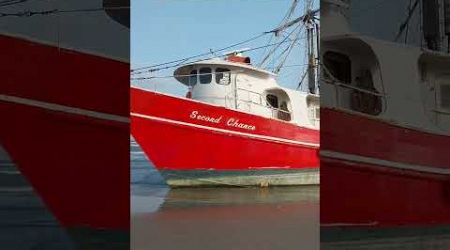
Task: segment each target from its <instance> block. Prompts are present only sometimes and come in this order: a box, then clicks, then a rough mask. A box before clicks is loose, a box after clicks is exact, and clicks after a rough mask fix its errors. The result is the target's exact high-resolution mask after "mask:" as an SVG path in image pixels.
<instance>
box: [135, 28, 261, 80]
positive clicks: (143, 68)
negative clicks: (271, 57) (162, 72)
mask: <svg viewBox="0 0 450 250" xmlns="http://www.w3.org/2000/svg"><path fill="white" fill-rule="evenodd" d="M264 35H267V33H265V32H264V33H261V34H259V35H257V36H254V37H252V38H249V39H247V40H245V41H242V42H238V43H235V44H232V45H229V46H227V47H224V48H221V49H218V50H210V51H209V52H205V53H201V54H198V55H195V56H190V57H186V58H182V59H178V60H174V61H170V62H166V63H160V64H154V65H150V66H145V67H139V68H135V69H132V70H131V72H132V74H133V73H134V74H139V71H142V70H146V69H151V68H154V67H159V66H164V65H168V64H173V63H179V64H177V65H173V66H171V67H176V66H180V65H182V64H181V63H184V62H186V61H188V60H191V59H194V58H198V57H202V56H207V55H210V54H214V53H217V52H221V51H224V50H227V49H230V48H233V47H236V46H239V45H242V44H245V43H248V42H251V41H253V40H256V39H258V38H260V37H262V36H264ZM180 62H181V63H180ZM150 71H152V70H150Z"/></svg>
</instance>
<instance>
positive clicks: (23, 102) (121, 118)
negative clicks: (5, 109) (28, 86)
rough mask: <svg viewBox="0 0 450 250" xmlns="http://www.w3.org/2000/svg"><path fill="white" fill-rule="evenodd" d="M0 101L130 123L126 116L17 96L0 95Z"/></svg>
mask: <svg viewBox="0 0 450 250" xmlns="http://www.w3.org/2000/svg"><path fill="white" fill-rule="evenodd" d="M0 101H4V102H10V103H15V104H21V105H27V106H32V107H37V108H42V109H46V110H51V111H59V112H64V113H68V114H72V115H81V116H87V117H92V118H96V119H101V120H109V121H115V122H122V123H129V118H128V117H124V116H119V115H112V114H107V113H102V112H97V111H92V110H87V109H80V108H75V107H69V106H65V105H60V104H56V103H49V102H43V101H38V100H32V99H27V98H22V97H17V96H10V95H0Z"/></svg>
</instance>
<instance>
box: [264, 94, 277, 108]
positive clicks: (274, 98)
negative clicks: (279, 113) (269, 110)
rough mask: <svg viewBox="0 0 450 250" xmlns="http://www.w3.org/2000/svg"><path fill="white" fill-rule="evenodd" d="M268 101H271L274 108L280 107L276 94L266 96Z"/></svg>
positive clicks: (270, 103)
mask: <svg viewBox="0 0 450 250" xmlns="http://www.w3.org/2000/svg"><path fill="white" fill-rule="evenodd" d="M266 99H267V103H269V105H270V106H272V107H273V108H278V97H277V96H276V95H271V94H268V95H267V96H266Z"/></svg>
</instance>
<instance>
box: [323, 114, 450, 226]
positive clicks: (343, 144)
mask: <svg viewBox="0 0 450 250" xmlns="http://www.w3.org/2000/svg"><path fill="white" fill-rule="evenodd" d="M321 116H322V121H323V124H325V125H324V126H322V130H321V133H322V147H321V161H320V164H321V181H322V183H323V185H322V186H321V223H322V225H323V226H369V227H392V226H425V225H448V224H450V178H449V177H450V175H449V174H450V154H449V153H448V152H449V150H450V147H449V145H450V137H449V136H444V135H437V134H431V133H427V132H423V131H418V130H413V129H409V128H405V127H400V126H398V125H393V124H388V123H386V122H383V121H380V120H375V119H371V118H367V117H363V116H360V115H354V114H349V113H345V112H341V111H337V110H333V109H327V108H322V110H321ZM327 121H330V122H327ZM331 121H333V122H332V123H331ZM327 124H339V126H327ZM349 131H352V133H349Z"/></svg>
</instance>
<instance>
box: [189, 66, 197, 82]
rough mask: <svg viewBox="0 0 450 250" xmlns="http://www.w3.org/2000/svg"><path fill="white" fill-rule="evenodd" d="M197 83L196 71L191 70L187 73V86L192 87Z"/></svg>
mask: <svg viewBox="0 0 450 250" xmlns="http://www.w3.org/2000/svg"><path fill="white" fill-rule="evenodd" d="M196 83H197V70H196V69H194V70H191V72H190V73H189V86H194V85H195V84H196Z"/></svg>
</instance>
